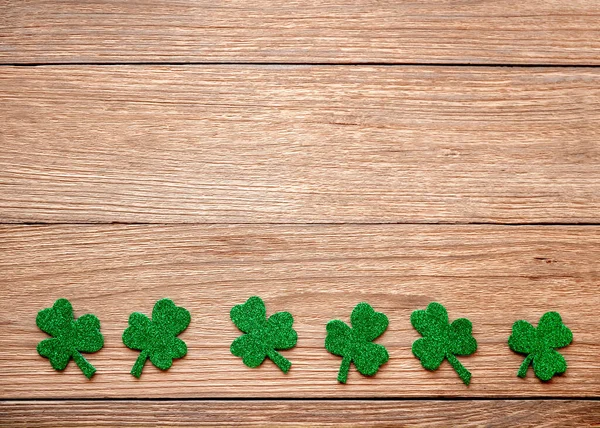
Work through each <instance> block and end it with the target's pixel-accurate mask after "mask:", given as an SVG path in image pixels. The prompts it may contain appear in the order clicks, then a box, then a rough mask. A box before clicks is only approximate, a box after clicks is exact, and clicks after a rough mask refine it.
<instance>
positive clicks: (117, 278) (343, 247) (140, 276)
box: [0, 225, 600, 398]
mask: <svg viewBox="0 0 600 428" xmlns="http://www.w3.org/2000/svg"><path fill="white" fill-rule="evenodd" d="M598 260H600V227H593V226H586V227H584V226H580V227H548V226H546V227H540V226H537V227H510V226H443V225H429V226H426V225H423V226H405V225H383V226H375V225H372V226H368V225H362V226H317V225H315V226H206V225H204V226H202V225H177V226H175V225H173V226H142V225H139V226H124V225H98V226H76V225H75V226H73V225H65V226H4V227H2V228H0V284H3V298H2V299H1V300H0V328H1V329H2V334H1V335H0V380H1V383H2V388H0V394H1V398H47V397H73V398H82V397H95V398H102V397H125V398H140V397H202V398H207V397H275V398H281V397H305V398H311V397H312V398H316V397H339V398H344V397H345V398H347V397H438V396H448V397H451V396H464V397H497V396H502V397H527V396H529V397H532V396H535V397H550V396H557V397H560V396H563V397H566V396H569V397H597V396H598V395H599V394H600V318H599V317H598V307H600V294H599V293H598V284H599V283H600V271H599V269H598ZM252 295H260V296H261V297H263V298H264V299H265V301H266V304H267V310H268V312H269V313H272V312H276V311H281V310H288V311H290V312H291V313H292V314H293V315H294V317H295V323H294V325H295V328H296V330H297V332H298V334H299V341H298V346H297V347H296V348H294V349H292V350H289V351H284V354H285V355H286V357H288V358H290V360H291V361H292V362H293V367H292V369H291V371H290V372H289V373H288V374H287V375H284V374H282V373H281V372H280V371H279V369H277V368H276V367H275V366H274V365H273V364H272V363H271V362H265V363H264V364H263V365H262V366H261V367H260V368H258V369H249V368H247V367H245V366H244V365H243V364H242V363H241V361H240V360H239V359H238V358H236V357H234V356H232V355H231V354H230V352H229V345H230V344H231V342H232V341H233V340H234V339H235V338H236V337H237V336H238V335H239V334H240V333H239V331H238V330H237V329H236V328H235V326H234V325H233V324H232V323H231V321H230V319H229V310H230V308H231V307H232V306H233V305H234V304H237V303H242V302H243V301H245V300H246V299H247V298H248V297H249V296H252ZM59 297H67V298H69V299H70V300H71V301H72V302H73V304H74V307H75V310H76V315H77V316H80V315H82V314H84V313H88V312H91V313H95V314H96V315H98V316H99V318H100V320H101V322H102V331H103V333H104V335H105V338H106V345H105V348H104V349H102V350H101V351H100V352H98V353H96V354H91V355H90V358H89V360H90V361H91V362H92V364H94V365H95V366H96V367H97V369H98V373H97V374H96V376H95V377H94V378H93V380H91V381H87V380H86V379H85V377H84V376H83V375H82V374H81V373H80V372H79V369H78V368H77V367H76V366H75V365H74V364H72V363H71V364H70V365H69V367H68V368H67V370H66V371H65V372H64V373H56V372H54V371H53V370H52V369H51V368H50V365H49V363H48V361H47V360H46V359H43V358H41V357H40V356H38V355H37V353H36V349H35V348H36V344H37V343H38V342H39V341H40V340H42V339H44V338H45V337H47V336H46V334H44V333H43V332H41V331H40V330H38V329H37V327H36V325H35V316H36V313H37V311H39V310H40V309H42V308H44V307H48V306H50V305H51V304H52V303H53V301H54V300H55V299H56V298H59ZM163 297H170V298H173V299H174V300H175V302H176V303H177V304H179V305H182V306H184V307H186V308H188V309H189V310H190V311H191V313H192V324H191V325H190V327H189V328H188V329H187V330H186V331H185V332H184V333H183V334H182V336H181V337H182V338H183V339H184V340H185V341H186V342H187V343H188V347H189V354H188V356H186V357H185V358H184V359H182V360H179V361H177V362H176V363H175V364H174V366H173V367H172V368H171V369H170V370H169V371H168V372H166V373H163V372H160V371H159V370H158V369H156V368H154V367H152V366H151V365H150V364H147V365H146V367H145V368H144V373H143V376H142V379H141V380H136V379H134V378H133V377H132V376H131V375H130V374H129V370H130V368H131V366H132V365H133V363H134V361H135V358H136V356H137V353H136V352H134V351H131V350H129V349H127V348H125V347H124V345H123V344H122V343H121V334H122V332H123V330H124V329H125V328H126V327H127V319H128V316H129V314H130V313H131V312H133V311H142V312H146V313H149V312H150V311H151V308H152V305H153V303H154V302H155V301H156V300H157V299H159V298H163ZM434 300H436V301H439V302H442V303H443V304H444V305H446V307H447V308H448V310H449V313H450V316H451V318H452V319H454V318H459V317H468V318H469V319H471V320H472V322H473V325H474V336H475V337H476V339H477V340H478V341H479V349H478V351H477V353H476V354H475V355H473V356H471V357H463V358H461V359H462V361H463V362H464V364H465V366H466V367H467V368H468V369H469V370H470V371H471V372H472V374H473V379H472V384H471V386H470V387H465V386H464V385H462V383H461V382H460V380H459V379H458V377H457V375H456V374H455V373H454V372H453V370H452V369H451V367H450V365H449V364H446V363H444V364H443V365H442V367H441V368H440V370H438V371H437V372H433V373H432V372H428V371H426V370H424V369H422V368H421V366H420V363H419V361H418V360H417V359H416V358H415V357H413V355H412V353H411V344H412V342H413V341H414V340H416V339H417V338H418V337H419V335H418V333H417V332H416V331H414V330H413V328H412V326H411V324H410V314H411V312H412V311H413V310H415V309H418V308H424V307H425V306H426V305H427V304H428V303H429V302H431V301H434ZM360 301H368V302H369V303H371V304H372V305H373V306H374V307H375V308H376V309H377V310H380V311H383V312H385V313H386V314H387V315H388V316H389V318H390V327H389V329H388V331H387V332H386V333H385V334H384V335H383V336H382V337H381V338H380V339H378V343H382V344H384V345H385V346H387V347H388V349H389V352H390V356H391V359H390V361H389V362H388V363H387V364H386V365H385V366H383V367H382V369H381V371H380V372H379V373H378V374H377V376H376V377H374V378H366V377H363V376H361V375H359V374H358V373H357V372H356V371H355V370H354V369H352V370H351V372H350V376H349V381H348V384H347V385H340V384H338V383H337V381H336V376H337V371H338V369H339V365H340V361H341V359H340V358H339V357H336V356H333V355H330V354H329V353H328V352H327V351H326V350H325V349H324V347H323V343H324V339H325V325H326V323H327V321H328V320H330V319H334V318H339V319H343V320H346V321H348V318H349V315H350V311H351V309H352V308H353V307H354V305H355V304H357V303H358V302H360ZM549 310H556V311H558V312H560V313H561V314H562V316H563V319H564V321H565V323H566V324H567V325H568V326H569V327H570V328H571V329H572V331H573V333H574V342H573V344H572V345H571V346H569V347H567V348H564V349H563V350H562V351H561V352H562V353H563V355H564V356H565V358H566V359H567V361H568V364H569V369H568V371H567V373H566V374H565V375H564V376H559V377H556V378H554V379H553V380H552V381H551V382H548V383H542V382H540V381H538V380H537V379H536V378H535V377H534V376H533V374H532V372H531V371H530V372H529V373H528V376H527V378H526V379H520V378H517V377H516V372H517V370H518V367H519V365H520V364H521V362H522V360H523V357H522V356H521V355H518V354H515V353H513V352H512V351H510V350H509V349H508V347H507V344H506V341H507V338H508V336H509V334H510V331H511V326H512V323H513V322H514V321H515V320H517V319H527V320H530V321H532V322H535V323H537V320H538V319H539V317H540V316H541V315H542V314H543V313H544V312H546V311H549Z"/></svg>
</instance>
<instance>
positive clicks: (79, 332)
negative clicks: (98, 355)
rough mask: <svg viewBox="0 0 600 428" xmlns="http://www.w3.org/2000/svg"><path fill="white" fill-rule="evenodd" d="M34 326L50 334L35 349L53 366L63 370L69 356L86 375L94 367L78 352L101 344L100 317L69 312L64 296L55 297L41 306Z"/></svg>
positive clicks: (97, 349)
mask: <svg viewBox="0 0 600 428" xmlns="http://www.w3.org/2000/svg"><path fill="white" fill-rule="evenodd" d="M36 324H37V326H38V327H39V328H40V329H41V330H42V331H44V332H46V333H48V334H49V335H51V336H53V337H52V338H50V339H45V340H42V341H41V342H40V343H39V344H38V346H37V351H38V353H39V354H40V355H41V356H42V357H46V358H48V360H49V361H50V365H51V366H52V367H53V368H54V369H55V370H64V369H65V368H66V367H67V365H68V364H69V361H70V360H71V358H73V360H75V362H76V363H77V365H78V366H79V368H80V369H81V371H82V372H83V374H84V375H85V376H86V377H87V378H88V379H89V378H91V377H92V376H93V375H94V373H95V372H96V369H95V368H94V366H92V365H91V364H90V363H89V362H88V361H87V360H86V359H85V358H84V357H83V355H81V352H85V353H88V352H97V351H99V350H100V349H101V348H102V347H103V346H104V337H103V336H102V333H101V332H100V321H99V320H98V318H97V317H96V316H95V315H91V314H87V315H82V316H81V317H79V318H78V319H77V320H75V319H74V316H73V306H72V305H71V303H70V302H69V301H68V300H67V299H58V300H57V301H56V302H54V305H53V306H52V307H51V308H46V309H43V310H41V311H40V312H39V313H38V315H37V317H36Z"/></svg>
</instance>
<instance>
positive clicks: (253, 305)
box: [230, 296, 298, 373]
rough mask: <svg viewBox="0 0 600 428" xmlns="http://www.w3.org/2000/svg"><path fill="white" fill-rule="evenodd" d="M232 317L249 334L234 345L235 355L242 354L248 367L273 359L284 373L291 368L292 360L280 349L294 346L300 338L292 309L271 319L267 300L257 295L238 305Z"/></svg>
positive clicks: (235, 341)
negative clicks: (291, 312)
mask: <svg viewBox="0 0 600 428" xmlns="http://www.w3.org/2000/svg"><path fill="white" fill-rule="evenodd" d="M230 316H231V320H232V321H233V323H234V324H235V325H236V327H237V328H238V329H240V331H242V332H243V333H245V334H244V335H242V336H240V337H238V338H237V339H235V340H234V341H233V343H232V344H231V347H230V351H231V353H232V354H233V355H235V356H236V357H241V358H242V361H243V363H244V364H245V365H247V366H248V367H258V366H260V365H261V364H262V363H263V361H264V360H265V359H266V358H269V359H270V360H271V361H273V362H274V363H275V364H276V365H277V366H278V367H279V368H280V369H281V370H282V371H283V372H284V373H287V372H288V371H289V369H290V368H291V366H292V363H291V362H290V361H289V360H288V359H286V358H284V357H283V356H282V355H281V354H280V353H279V352H277V351H278V350H285V349H290V348H293V347H294V346H295V345H296V343H297V341H298V335H297V333H296V331H295V330H294V329H293V328H292V325H293V323H294V318H293V317H292V315H291V314H290V313H289V312H277V313H275V314H273V315H271V316H270V317H269V318H268V319H267V309H266V307H265V304H264V302H263V300H262V299H261V298H260V297H258V296H253V297H250V298H249V299H248V300H247V301H246V302H245V303H242V304H240V305H236V306H234V307H233V308H232V309H231V311H230Z"/></svg>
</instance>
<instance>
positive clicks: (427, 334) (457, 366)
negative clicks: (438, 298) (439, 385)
mask: <svg viewBox="0 0 600 428" xmlns="http://www.w3.org/2000/svg"><path fill="white" fill-rule="evenodd" d="M410 322H411V324H412V326H413V327H414V328H415V329H416V330H417V331H418V332H419V333H421V335H422V336H423V337H422V338H420V339H417V340H416V341H415V342H414V343H413V346H412V352H413V354H414V355H415V357H417V358H418V359H419V360H421V365H422V366H423V367H424V368H425V369H427V370H437V369H438V368H439V367H440V365H441V364H442V362H443V361H444V359H445V358H446V359H448V362H450V364H451V365H452V367H453V368H454V370H455V371H456V373H458V376H459V377H460V378H461V379H462V381H463V382H464V383H465V385H469V383H471V373H470V372H469V371H468V370H467V369H466V368H465V367H464V366H463V365H462V364H461V363H460V361H458V359H457V358H456V355H471V354H473V353H474V352H475V351H476V350H477V341H476V340H475V338H474V337H473V336H472V335H471V332H472V330H473V325H472V324H471V321H469V320H468V319H466V318H459V319H457V320H454V321H453V322H452V324H450V321H449V320H448V312H447V311H446V308H444V306H442V305H441V304H439V303H436V302H432V303H430V304H429V305H427V309H425V310H416V311H414V312H413V313H412V314H411V316H410Z"/></svg>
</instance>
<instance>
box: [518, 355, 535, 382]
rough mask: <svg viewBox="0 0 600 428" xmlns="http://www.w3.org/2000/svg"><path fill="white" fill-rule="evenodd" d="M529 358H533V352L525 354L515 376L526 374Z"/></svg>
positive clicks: (529, 362)
mask: <svg viewBox="0 0 600 428" xmlns="http://www.w3.org/2000/svg"><path fill="white" fill-rule="evenodd" d="M531 360H533V354H529V355H527V358H525V360H523V363H522V364H521V367H519V371H518V372H517V376H519V377H525V376H527V369H528V368H529V364H531Z"/></svg>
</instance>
